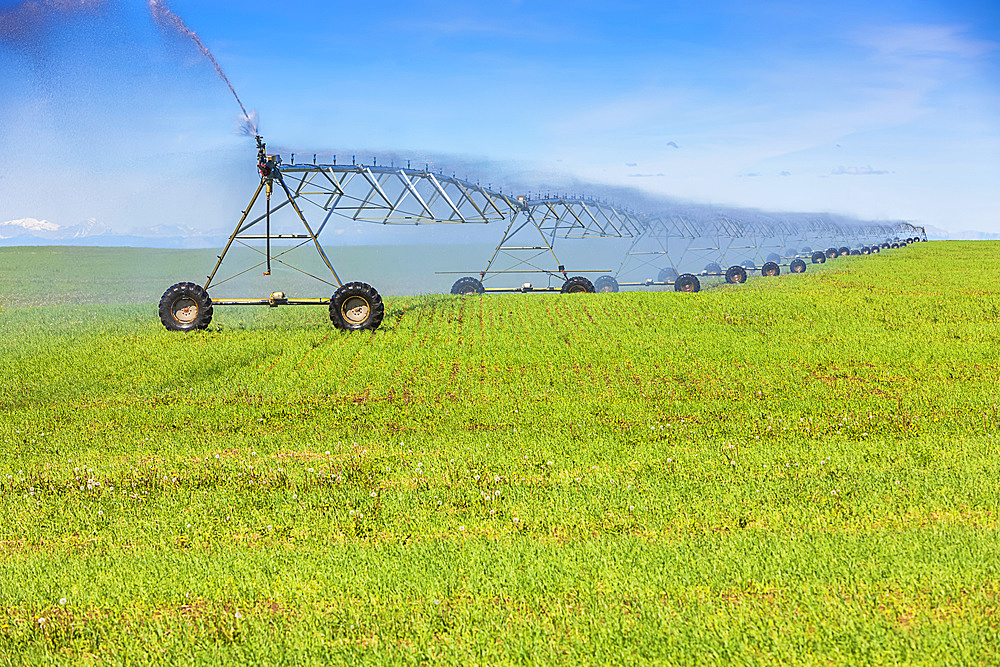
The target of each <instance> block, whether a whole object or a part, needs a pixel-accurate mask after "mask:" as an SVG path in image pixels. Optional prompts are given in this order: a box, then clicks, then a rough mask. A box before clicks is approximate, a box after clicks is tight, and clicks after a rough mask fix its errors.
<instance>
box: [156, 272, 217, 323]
mask: <svg viewBox="0 0 1000 667" xmlns="http://www.w3.org/2000/svg"><path fill="white" fill-rule="evenodd" d="M160 321H161V322H163V326H165V327H166V328H167V329H168V330H170V331H194V330H195V329H204V328H205V327H207V326H208V324H209V322H211V321H212V299H211V298H210V297H209V296H208V292H206V291H205V288H204V287H202V286H201V285H195V284H194V283H177V284H176V285H171V286H170V287H169V288H168V289H167V291H166V292H164V293H163V296H161V297H160Z"/></svg>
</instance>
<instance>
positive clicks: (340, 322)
mask: <svg viewBox="0 0 1000 667" xmlns="http://www.w3.org/2000/svg"><path fill="white" fill-rule="evenodd" d="M384 315H385V306H383V305H382V297H381V296H379V293H378V292H376V291H375V288H374V287H372V286H371V285H369V284H367V283H347V284H346V285H344V286H342V287H341V288H340V289H338V290H337V291H336V292H334V293H333V297H331V298H330V321H331V322H333V326H335V327H337V328H338V329H344V330H345V331H361V330H362V329H368V330H370V331H374V330H375V329H378V327H379V325H380V324H382V317H383V316H384Z"/></svg>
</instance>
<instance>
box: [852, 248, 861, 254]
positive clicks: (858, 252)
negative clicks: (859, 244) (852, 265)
mask: <svg viewBox="0 0 1000 667" xmlns="http://www.w3.org/2000/svg"><path fill="white" fill-rule="evenodd" d="M860 254H861V251H860V250H858V249H857V248H853V249H852V250H851V255H860Z"/></svg>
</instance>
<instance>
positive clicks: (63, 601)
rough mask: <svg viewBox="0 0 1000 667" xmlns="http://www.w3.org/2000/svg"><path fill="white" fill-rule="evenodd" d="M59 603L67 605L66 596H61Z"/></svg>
mask: <svg viewBox="0 0 1000 667" xmlns="http://www.w3.org/2000/svg"><path fill="white" fill-rule="evenodd" d="M59 604H60V606H61V605H65V604H66V598H59Z"/></svg>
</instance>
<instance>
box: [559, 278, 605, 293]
mask: <svg viewBox="0 0 1000 667" xmlns="http://www.w3.org/2000/svg"><path fill="white" fill-rule="evenodd" d="M574 287H583V288H584V292H586V293H587V294H593V293H594V292H595V291H596V290H595V289H594V283H592V282H590V279H589V278H585V277H584V276H570V277H569V279H567V280H566V282H564V283H563V285H562V287H561V288H560V289H559V292H560V293H561V294H573V293H576V290H574V289H573V288H574Z"/></svg>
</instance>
